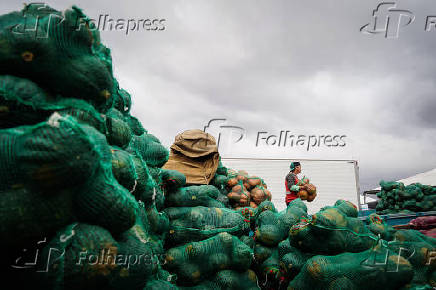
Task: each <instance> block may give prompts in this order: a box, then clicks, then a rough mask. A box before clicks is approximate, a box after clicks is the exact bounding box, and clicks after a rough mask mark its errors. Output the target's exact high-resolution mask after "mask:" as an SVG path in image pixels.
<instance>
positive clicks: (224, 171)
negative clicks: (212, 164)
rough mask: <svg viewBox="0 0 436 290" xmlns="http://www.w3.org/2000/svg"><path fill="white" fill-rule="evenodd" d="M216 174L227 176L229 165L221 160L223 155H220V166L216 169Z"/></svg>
mask: <svg viewBox="0 0 436 290" xmlns="http://www.w3.org/2000/svg"><path fill="white" fill-rule="evenodd" d="M216 174H217V175H224V176H227V174H228V170H227V167H225V166H224V165H223V163H222V162H221V157H220V161H219V163H218V168H217V170H216Z"/></svg>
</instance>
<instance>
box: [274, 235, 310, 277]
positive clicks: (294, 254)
mask: <svg viewBox="0 0 436 290" xmlns="http://www.w3.org/2000/svg"><path fill="white" fill-rule="evenodd" d="M278 255H279V260H280V269H281V271H282V272H283V273H284V276H285V277H286V279H287V280H292V279H293V278H294V277H295V276H296V275H297V274H298V273H300V271H301V269H302V268H303V266H304V264H305V263H306V262H307V260H309V259H310V258H312V257H313V256H314V255H312V254H309V253H305V252H302V251H300V250H299V249H297V248H295V247H293V246H291V244H290V243H289V239H286V240H284V241H282V242H280V244H279V245H278Z"/></svg>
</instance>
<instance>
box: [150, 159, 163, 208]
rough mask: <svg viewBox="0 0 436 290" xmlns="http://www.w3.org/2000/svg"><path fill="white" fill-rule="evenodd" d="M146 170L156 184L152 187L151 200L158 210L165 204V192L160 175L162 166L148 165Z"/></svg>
mask: <svg viewBox="0 0 436 290" xmlns="http://www.w3.org/2000/svg"><path fill="white" fill-rule="evenodd" d="M148 170H149V172H150V174H151V176H152V178H153V180H154V182H155V184H156V185H157V186H155V187H154V189H153V200H154V203H155V204H156V208H157V210H158V211H162V209H163V208H164V205H165V194H164V191H163V189H164V186H163V180H162V176H161V172H162V168H159V167H150V166H149V167H148Z"/></svg>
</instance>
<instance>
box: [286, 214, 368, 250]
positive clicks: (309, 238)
mask: <svg viewBox="0 0 436 290" xmlns="http://www.w3.org/2000/svg"><path fill="white" fill-rule="evenodd" d="M289 234H290V235H289V239H290V242H291V245H292V246H294V247H297V248H298V249H301V250H303V251H305V252H312V253H316V254H328V255H334V254H339V253H342V252H361V251H364V250H366V249H369V248H370V247H371V246H372V245H373V243H374V240H376V238H375V236H374V235H373V234H372V233H371V232H370V231H369V230H368V228H367V227H366V226H365V224H364V223H363V222H362V221H360V220H359V219H357V218H352V217H347V216H346V215H345V214H344V213H342V212H341V211H340V210H339V209H338V208H337V207H326V208H324V209H323V210H321V211H320V212H318V213H317V214H315V215H313V216H312V218H311V219H310V218H309V219H307V218H303V219H302V220H301V221H300V222H299V223H297V224H295V225H294V226H292V228H291V230H290V232H289Z"/></svg>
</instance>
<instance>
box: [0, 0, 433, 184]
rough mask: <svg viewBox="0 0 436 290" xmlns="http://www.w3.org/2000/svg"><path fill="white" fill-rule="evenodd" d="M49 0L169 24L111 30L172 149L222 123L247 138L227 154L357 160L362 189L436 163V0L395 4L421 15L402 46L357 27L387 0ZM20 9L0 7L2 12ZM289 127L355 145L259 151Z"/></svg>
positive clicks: (126, 75)
mask: <svg viewBox="0 0 436 290" xmlns="http://www.w3.org/2000/svg"><path fill="white" fill-rule="evenodd" d="M390 2H394V1H390ZM46 3H48V4H49V5H50V6H52V7H53V8H56V9H58V10H65V9H67V8H69V7H70V6H71V5H73V4H76V5H78V6H79V7H81V8H83V9H84V11H85V13H86V14H87V15H89V16H90V17H91V18H95V19H98V17H99V15H105V14H108V15H109V17H110V18H113V19H126V20H127V19H136V20H139V19H146V18H151V19H154V18H157V19H165V22H164V23H165V30H163V31H146V30H143V29H141V30H139V31H134V32H131V33H129V34H128V35H126V33H125V31H115V30H112V31H102V32H101V34H102V38H103V41H104V44H105V45H106V46H108V47H110V48H111V49H112V57H113V63H114V72H115V76H116V77H117V79H118V80H119V82H120V84H121V86H122V87H123V88H125V89H126V90H128V91H129V92H130V93H131V94H132V99H133V109H132V113H133V114H134V115H135V116H137V117H138V118H139V119H140V120H141V121H142V122H143V124H144V127H145V128H147V129H148V130H149V132H151V133H153V134H155V135H156V136H157V137H158V138H160V139H161V141H162V142H163V143H164V144H165V145H167V146H169V145H170V144H171V143H172V141H173V139H174V136H175V135H176V134H178V133H180V132H182V131H184V130H186V129H192V128H199V129H203V127H204V126H205V125H206V124H207V123H208V121H209V120H210V119H213V118H224V119H226V120H227V123H228V124H231V125H235V126H240V127H243V128H244V129H245V133H246V136H245V138H244V139H243V140H242V141H241V142H239V143H237V144H234V146H227V147H226V148H225V152H222V155H224V156H232V157H250V156H251V157H263V158H271V157H274V158H277V157H281V158H321V159H332V158H335V159H355V160H358V162H359V167H360V180H361V188H362V189H371V188H374V187H377V186H378V185H377V184H378V181H379V180H380V179H390V180H393V179H400V178H404V177H408V176H410V175H414V174H416V173H419V172H424V171H426V170H430V169H432V168H435V167H436V146H435V144H436V134H435V133H436V126H435V123H436V97H435V92H436V85H435V79H436V72H435V68H436V57H434V54H433V53H434V48H435V47H436V28H434V27H433V29H432V30H431V31H426V30H425V28H426V20H427V16H432V15H433V16H434V15H436V4H435V3H434V0H407V1H406V0H403V1H396V4H397V8H396V9H401V10H408V11H410V12H412V13H413V15H414V17H415V18H414V20H413V22H412V23H411V24H409V25H407V26H405V24H407V20H408V19H407V16H404V17H403V18H401V19H400V26H401V29H400V31H399V37H398V38H395V39H387V38H385V37H384V35H383V34H364V33H361V32H360V31H359V30H360V27H362V26H363V25H365V24H367V23H370V22H372V21H373V18H372V11H373V10H374V9H376V7H377V5H378V4H379V3H381V1H372V0H368V1H361V0H312V1H297V0H287V1H285V0H283V1H270V0H269V1H266V0H259V1H248V0H246V1H234V0H232V1H228V0H215V1H210V0H208V1H205V0H190V1H182V0H159V1H157V0H147V1H142V0H137V1H123V2H120V1H102V0H101V1H92V2H90V1H84V0H77V1H70V0H65V1H60V0H56V1H46ZM22 7H23V4H22V1H15V0H12V1H11V0H7V1H2V2H1V3H0V9H1V11H2V12H3V13H5V12H9V11H12V10H19V9H21V8H22ZM396 13H397V12H392V14H391V16H392V18H391V19H393V20H392V21H391V23H395V15H398V14H396ZM383 15H384V16H383ZM385 16H386V14H381V16H380V17H379V19H381V20H380V23H381V22H383V21H384V20H383V19H385V18H384V17H385ZM435 19H436V17H435ZM281 130H289V131H290V132H292V133H298V134H305V135H312V134H314V135H326V134H332V135H336V134H339V135H346V136H347V137H346V142H347V144H346V146H345V147H341V148H314V149H311V150H309V151H307V150H305V149H304V148H295V147H289V146H288V147H283V148H279V147H277V146H276V147H274V146H257V147H256V146H255V143H256V137H257V132H259V131H264V132H268V134H279V132H280V131H281ZM268 134H267V135H268ZM223 150H224V149H223Z"/></svg>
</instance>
